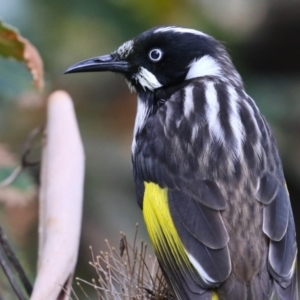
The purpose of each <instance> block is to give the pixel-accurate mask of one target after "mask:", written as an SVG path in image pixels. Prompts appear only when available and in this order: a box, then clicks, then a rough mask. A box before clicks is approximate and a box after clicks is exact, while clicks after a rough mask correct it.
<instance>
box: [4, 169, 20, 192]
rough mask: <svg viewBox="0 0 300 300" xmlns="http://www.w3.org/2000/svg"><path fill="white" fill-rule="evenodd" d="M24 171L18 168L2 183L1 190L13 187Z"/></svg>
mask: <svg viewBox="0 0 300 300" xmlns="http://www.w3.org/2000/svg"><path fill="white" fill-rule="evenodd" d="M22 171H23V167H22V166H17V167H16V168H15V169H14V170H13V171H12V172H11V174H10V175H9V176H8V177H7V178H5V179H4V180H3V181H1V182H0V189H2V188H4V187H7V186H9V185H11V184H12V183H13V182H14V181H15V180H16V179H17V177H18V176H19V175H20V174H21V172H22Z"/></svg>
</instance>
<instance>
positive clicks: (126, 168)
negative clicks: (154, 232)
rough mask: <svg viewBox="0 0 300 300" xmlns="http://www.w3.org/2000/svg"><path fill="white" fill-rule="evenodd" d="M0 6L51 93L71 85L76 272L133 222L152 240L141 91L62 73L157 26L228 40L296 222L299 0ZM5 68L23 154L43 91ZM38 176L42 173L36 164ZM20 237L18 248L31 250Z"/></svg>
mask: <svg viewBox="0 0 300 300" xmlns="http://www.w3.org/2000/svg"><path fill="white" fill-rule="evenodd" d="M0 11H1V17H2V19H3V20H4V21H5V22H8V23H10V24H13V25H14V26H15V27H17V28H18V29H19V30H20V31H21V33H22V35H24V36H26V37H27V38H28V39H29V40H30V41H31V42H32V43H33V44H34V45H36V46H37V48H38V49H39V52H40V53H41V56H42V58H43V60H44V65H45V73H46V74H45V77H46V90H45V94H47V93H48V92H50V91H52V90H54V89H66V90H67V91H68V92H70V93H71V95H72V97H73V98H74V99H75V103H76V109H77V114H78V119H79V125H80V128H81V133H82V136H83V140H84V145H85V151H86V160H87V168H86V190H85V207H84V216H83V230H82V243H81V256H80V258H79V266H78V274H77V275H78V276H80V277H82V278H88V276H89V275H87V272H90V270H87V269H86V268H85V266H86V261H88V260H89V252H88V245H92V246H93V249H94V251H97V250H95V249H99V250H100V249H103V248H105V245H104V238H106V237H108V238H109V240H110V242H111V244H116V243H118V232H119V231H120V230H122V231H125V232H127V233H128V236H129V238H131V237H132V236H131V235H130V233H132V234H134V224H135V223H136V222H139V223H140V224H141V226H140V235H141V237H143V239H145V240H146V241H147V240H148V238H147V235H146V232H145V229H144V226H143V225H142V224H143V221H142V216H141V213H140V210H139V208H138V206H137V205H136V201H135V192H134V186H133V180H132V175H131V164H130V144H131V139H132V130H133V122H134V115H135V105H136V102H135V97H136V96H135V95H132V94H130V93H129V91H128V90H127V87H126V85H125V83H124V80H123V79H122V78H121V77H119V76H116V75H114V74H96V73H94V74H74V75H68V76H65V75H63V72H64V70H65V69H66V68H67V67H68V66H69V65H71V64H73V63H75V62H77V61H80V60H83V59H86V58H89V57H93V56H97V55H101V54H105V53H109V52H111V51H113V50H114V49H115V48H117V47H118V46H119V45H120V44H121V43H123V42H124V41H126V40H127V39H130V38H132V37H134V36H135V35H137V34H139V33H140V32H142V31H144V30H146V29H148V28H149V27H151V26H158V25H162V24H175V25H182V26H186V27H193V28H196V29H199V30H202V31H204V32H207V33H208V34H211V35H213V36H215V37H216V38H217V39H219V40H221V41H222V42H223V43H224V44H225V45H226V47H227V48H228V50H229V53H230V54H231V56H232V58H233V61H234V63H235V65H236V67H237V69H238V70H239V72H240V73H241V75H242V77H243V79H244V82H245V86H246V90H247V92H248V93H249V95H250V96H251V97H253V99H254V100H255V101H256V103H257V104H258V106H259V108H260V109H261V111H262V113H263V114H264V115H265V116H266V118H267V120H268V121H269V122H270V124H271V126H272V129H273V131H274V134H275V137H276V139H277V142H278V146H279V148H280V152H281V157H282V160H283V165H284V169H285V174H286V178H287V183H288V186H289V190H290V195H291V200H292V204H293V208H294V212H295V220H296V226H297V228H299V226H300V224H298V221H297V220H298V219H299V214H300V207H298V204H297V199H298V197H300V186H299V181H300V157H299V155H298V153H299V152H300V118H299V115H300V104H299V103H300V101H299V94H300V89H299V86H300V60H299V59H298V56H299V53H300V40H299V34H298V33H299V32H300V2H299V1H272V0H262V1H248V0H228V1H223V2H221V1H219V0H209V1H208V0H151V1H139V0H126V1H125V0H101V1H99V0H86V1H81V0H64V1H61V0H52V1H46V0H27V1H24V0H4V1H0ZM183 55H184V54H183ZM0 70H1V71H0V141H1V142H5V143H6V144H9V145H10V147H11V149H12V151H13V152H14V153H20V148H21V144H22V141H24V139H25V137H26V136H27V134H28V132H29V131H31V129H32V128H33V127H35V126H36V125H40V124H42V123H43V122H44V118H45V111H44V104H43V99H44V97H45V95H44V94H43V95H41V94H39V93H38V92H37V91H35V90H34V89H33V87H32V82H31V78H30V76H28V74H27V72H26V71H25V67H24V66H23V65H21V64H18V63H16V62H14V61H7V60H3V59H0ZM32 174H33V175H34V176H35V178H36V179H38V170H33V172H32ZM12 215H13V213H11V214H10V217H11V218H13V217H12ZM32 218H34V216H32ZM29 223H30V222H29ZM8 224H13V222H9V220H8ZM30 224H34V222H33V223H30ZM9 226H11V225H9ZM31 226H32V225H31ZM14 232H16V231H14ZM27 232H28V233H30V234H28V236H27V235H26V234H24V235H25V236H26V237H27V241H31V242H30V243H32V241H33V239H34V238H35V236H36V235H35V234H34V233H35V232H36V228H33V229H32V228H31V229H28V230H27ZM14 238H15V239H16V235H12V239H14ZM16 243H18V242H17V240H16ZM22 243H25V242H24V239H23V240H22ZM22 243H19V247H20V248H21V249H23V250H24V251H25V250H26V251H29V252H30V251H34V250H33V249H32V248H30V246H28V244H26V243H25V244H26V245H27V247H28V248H26V247H25V246H24V244H22ZM30 243H29V244H30ZM28 249H29V250H28ZM31 261H32V262H33V260H31ZM34 268H35V266H34V263H33V265H32V269H34Z"/></svg>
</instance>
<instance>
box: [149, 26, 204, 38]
mask: <svg viewBox="0 0 300 300" xmlns="http://www.w3.org/2000/svg"><path fill="white" fill-rule="evenodd" d="M167 31H172V32H177V33H191V34H196V35H202V36H208V35H207V34H205V33H203V32H201V31H198V30H195V29H190V28H183V27H176V26H167V27H161V28H158V29H156V30H154V33H159V32H167Z"/></svg>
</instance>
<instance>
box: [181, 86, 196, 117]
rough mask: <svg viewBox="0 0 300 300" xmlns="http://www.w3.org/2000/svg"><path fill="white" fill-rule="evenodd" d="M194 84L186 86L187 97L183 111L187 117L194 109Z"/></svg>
mask: <svg viewBox="0 0 300 300" xmlns="http://www.w3.org/2000/svg"><path fill="white" fill-rule="evenodd" d="M193 88H194V87H193V86H188V87H186V88H185V99H184V106H183V112H184V115H185V117H186V118H188V117H189V116H190V114H191V113H192V112H193V111H194V109H195V108H194V97H193Z"/></svg>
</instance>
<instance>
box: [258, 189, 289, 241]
mask: <svg viewBox="0 0 300 300" xmlns="http://www.w3.org/2000/svg"><path fill="white" fill-rule="evenodd" d="M289 209H290V199H289V195H288V192H287V189H286V187H285V186H283V185H280V186H278V190H277V193H276V196H275V198H274V200H273V201H272V202H271V203H270V204H268V205H266V206H265V207H264V212H263V214H264V215H263V231H264V233H265V234H266V235H267V236H268V237H269V238H270V239H271V240H272V241H280V240H281V239H282V238H283V236H284V235H285V233H286V229H287V226H288V222H289Z"/></svg>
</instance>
